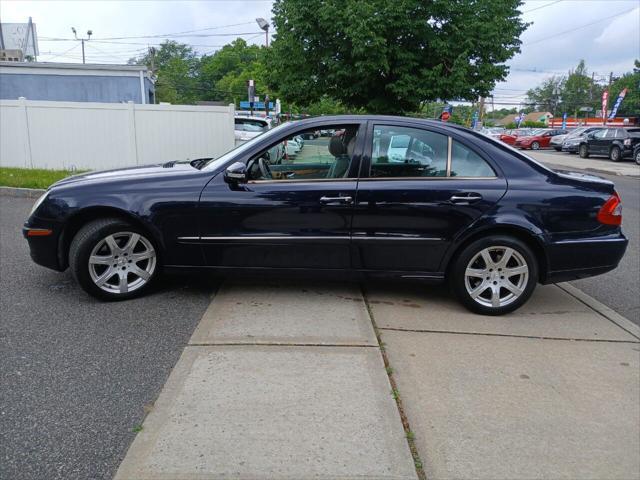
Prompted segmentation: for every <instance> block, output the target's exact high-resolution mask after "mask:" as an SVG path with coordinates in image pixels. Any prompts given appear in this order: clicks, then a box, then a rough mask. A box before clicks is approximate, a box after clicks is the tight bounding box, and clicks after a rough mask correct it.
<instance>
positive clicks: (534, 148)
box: [531, 142, 540, 150]
mask: <svg viewBox="0 0 640 480" xmlns="http://www.w3.org/2000/svg"><path fill="white" fill-rule="evenodd" d="M531 150H540V144H539V143H538V142H533V143H532V144H531Z"/></svg>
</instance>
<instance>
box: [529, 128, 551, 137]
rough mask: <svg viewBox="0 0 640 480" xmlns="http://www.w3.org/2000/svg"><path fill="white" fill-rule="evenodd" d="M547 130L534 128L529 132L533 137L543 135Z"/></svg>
mask: <svg viewBox="0 0 640 480" xmlns="http://www.w3.org/2000/svg"><path fill="white" fill-rule="evenodd" d="M546 131H547V129H546V128H538V129H536V130H532V131H531V132H529V135H530V136H532V137H533V136H536V135H542V134H543V133H544V132H546Z"/></svg>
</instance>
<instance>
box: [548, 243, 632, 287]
mask: <svg viewBox="0 0 640 480" xmlns="http://www.w3.org/2000/svg"><path fill="white" fill-rule="evenodd" d="M628 243H629V241H628V240H627V238H626V237H625V236H624V235H623V234H622V233H620V234H617V235H613V236H607V237H598V238H587V239H580V240H560V241H556V242H553V243H550V244H548V245H547V249H546V250H547V261H548V269H547V274H546V276H545V278H544V279H543V280H542V282H541V283H544V284H547V283H556V282H566V281H568V280H577V279H579V278H586V277H593V276H595V275H601V274H603V273H607V272H609V271H611V270H613V269H615V268H616V267H617V266H618V264H619V263H620V260H622V257H623V256H624V253H625V251H626V250H627V245H628Z"/></svg>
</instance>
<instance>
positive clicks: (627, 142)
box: [578, 128, 640, 162]
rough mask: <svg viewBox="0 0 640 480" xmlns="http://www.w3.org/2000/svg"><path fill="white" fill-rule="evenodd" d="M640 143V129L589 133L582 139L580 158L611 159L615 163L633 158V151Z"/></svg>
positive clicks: (619, 129)
mask: <svg viewBox="0 0 640 480" xmlns="http://www.w3.org/2000/svg"><path fill="white" fill-rule="evenodd" d="M639 142H640V128H606V129H601V130H597V131H596V132H592V133H588V134H586V135H584V136H583V137H582V139H581V142H580V146H579V147H578V152H579V153H580V157H582V158H588V157H589V156H591V155H593V156H604V157H609V159H610V160H611V161H613V162H620V161H622V160H623V159H625V158H631V157H632V155H633V149H634V148H635V146H636V145H637V144H638V143H639Z"/></svg>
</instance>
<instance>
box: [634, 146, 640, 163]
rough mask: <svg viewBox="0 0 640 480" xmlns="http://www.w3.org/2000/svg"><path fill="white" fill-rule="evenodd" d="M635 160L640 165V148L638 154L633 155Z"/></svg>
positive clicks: (637, 150)
mask: <svg viewBox="0 0 640 480" xmlns="http://www.w3.org/2000/svg"><path fill="white" fill-rule="evenodd" d="M633 159H634V160H635V161H636V163H637V164H638V165H640V148H637V149H636V153H635V154H634V155H633Z"/></svg>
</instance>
